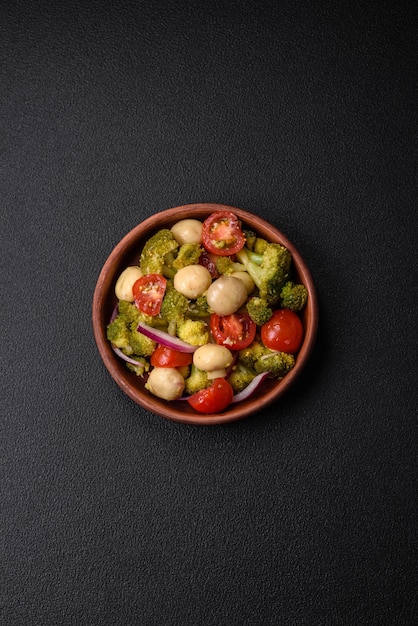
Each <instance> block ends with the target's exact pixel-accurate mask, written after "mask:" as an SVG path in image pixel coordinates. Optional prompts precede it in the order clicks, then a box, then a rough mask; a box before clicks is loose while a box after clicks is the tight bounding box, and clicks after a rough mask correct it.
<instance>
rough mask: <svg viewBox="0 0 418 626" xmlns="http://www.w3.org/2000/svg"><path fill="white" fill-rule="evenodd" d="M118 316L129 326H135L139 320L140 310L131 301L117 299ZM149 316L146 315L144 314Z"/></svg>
mask: <svg viewBox="0 0 418 626" xmlns="http://www.w3.org/2000/svg"><path fill="white" fill-rule="evenodd" d="M118 317H120V318H122V319H123V320H124V322H125V324H126V325H127V326H128V327H129V328H132V329H133V328H136V327H137V326H138V323H139V322H140V320H141V311H140V310H139V309H138V308H137V307H136V306H135V304H134V303H133V302H128V301H127V300H119V302H118ZM146 317H147V318H148V317H149V316H148V315H147V316H146Z"/></svg>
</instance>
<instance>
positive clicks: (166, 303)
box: [160, 281, 189, 335]
mask: <svg viewBox="0 0 418 626" xmlns="http://www.w3.org/2000/svg"><path fill="white" fill-rule="evenodd" d="M188 309H189V300H188V299H187V298H186V296H185V295H183V294H182V293H180V292H179V291H177V290H176V289H175V288H174V286H173V284H172V283H171V282H170V281H167V286H166V291H165V294H164V298H163V301H162V303H161V309H160V318H161V319H162V320H164V321H165V322H167V323H168V332H169V333H170V334H171V335H175V334H176V329H177V326H178V325H179V324H180V323H181V322H183V321H184V318H185V315H186V313H187V311H188Z"/></svg>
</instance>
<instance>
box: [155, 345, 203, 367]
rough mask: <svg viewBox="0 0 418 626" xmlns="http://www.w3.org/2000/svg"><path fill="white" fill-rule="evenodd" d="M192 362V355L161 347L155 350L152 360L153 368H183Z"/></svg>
mask: <svg viewBox="0 0 418 626" xmlns="http://www.w3.org/2000/svg"><path fill="white" fill-rule="evenodd" d="M192 361H193V355H192V354H190V353H187V352H180V350H174V349H173V348H167V346H161V345H158V346H157V347H156V348H155V350H154V352H153V353H152V355H151V359H150V362H151V365H152V366H153V367H182V366H183V365H190V363H191V362H192Z"/></svg>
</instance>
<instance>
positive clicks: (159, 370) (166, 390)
mask: <svg viewBox="0 0 418 626" xmlns="http://www.w3.org/2000/svg"><path fill="white" fill-rule="evenodd" d="M184 386H185V382H184V378H183V376H182V375H181V374H180V372H179V371H178V370H176V368H175V367H154V369H153V370H151V372H150V374H149V376H148V380H147V382H146V384H145V387H146V389H148V391H150V392H151V393H152V394H153V395H154V396H157V397H158V398H162V399H163V400H177V398H180V396H181V395H182V393H183V391H184Z"/></svg>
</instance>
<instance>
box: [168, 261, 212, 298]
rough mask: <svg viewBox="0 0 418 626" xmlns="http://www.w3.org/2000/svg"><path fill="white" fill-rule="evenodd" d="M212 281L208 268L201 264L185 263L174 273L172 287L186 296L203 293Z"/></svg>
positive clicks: (195, 295)
mask: <svg viewBox="0 0 418 626" xmlns="http://www.w3.org/2000/svg"><path fill="white" fill-rule="evenodd" d="M211 282H212V276H211V275H210V272H209V270H208V269H207V268H206V267H203V265H186V267H182V268H181V269H180V270H178V271H177V272H176V274H175V275H174V287H175V289H177V291H179V292H180V293H182V294H183V295H184V296H186V298H198V297H199V296H201V295H203V294H204V293H205V291H206V289H207V288H208V287H209V285H210V284H211Z"/></svg>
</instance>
